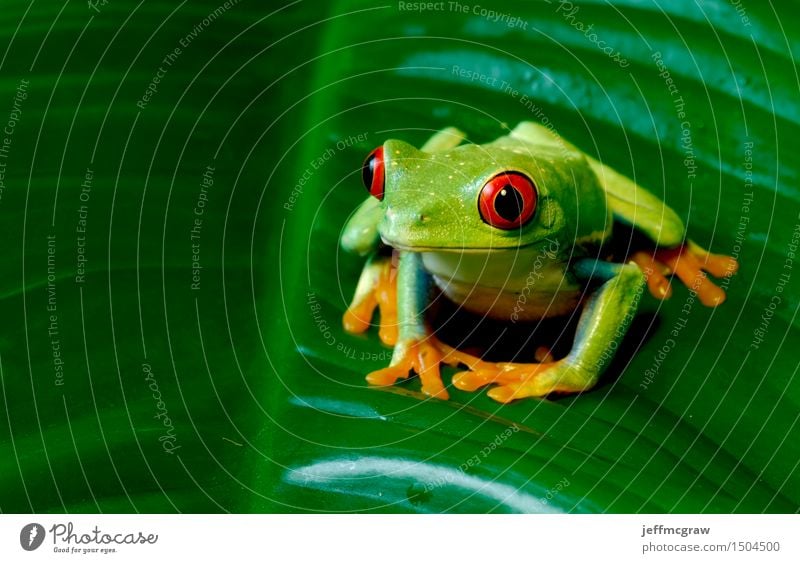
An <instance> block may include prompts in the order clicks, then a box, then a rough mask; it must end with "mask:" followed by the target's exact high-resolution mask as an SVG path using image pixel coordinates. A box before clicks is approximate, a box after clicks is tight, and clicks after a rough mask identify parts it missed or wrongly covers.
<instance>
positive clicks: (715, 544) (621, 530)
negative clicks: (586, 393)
mask: <svg viewBox="0 0 800 563" xmlns="http://www.w3.org/2000/svg"><path fill="white" fill-rule="evenodd" d="M598 556H599V557H600V558H601V560H609V561H610V560H613V561H615V562H618V561H674V560H676V557H681V560H691V561H726V562H727V561H731V562H735V561H768V562H769V561H775V562H778V561H795V562H796V561H800V516H798V515H753V516H748V515H705V516H700V515H530V516H527V515H519V516H506V515H418V516H395V515H197V514H192V515H78V514H75V515H50V514H37V515H0V561H4V562H5V561H9V562H17V561H32V562H33V561H75V562H99V561H103V562H106V561H107V562H109V563H111V562H114V563H122V562H124V561H137V562H139V561H143V560H144V561H174V558H185V557H199V558H202V560H203V561H209V560H214V559H218V558H225V559H226V560H227V561H233V560H234V559H232V558H235V560H245V561H247V560H254V559H256V558H257V559H258V560H259V561H271V560H275V561H281V562H283V561H309V562H314V561H320V562H325V563H328V562H338V561H341V562H347V563H358V562H361V561H363V562H369V563H393V562H397V563H401V562H402V563H409V562H412V561H419V560H423V561H433V560H434V558H438V557H441V558H442V559H441V561H458V562H462V561H464V562H469V561H476V562H477V561H480V562H481V563H485V562H486V561H492V560H495V561H502V562H503V563H513V562H517V561H518V562H525V563H531V562H532V561H543V560H547V558H559V560H563V558H564V557H569V558H570V560H572V558H576V557H598ZM554 560H555V559H554Z"/></svg>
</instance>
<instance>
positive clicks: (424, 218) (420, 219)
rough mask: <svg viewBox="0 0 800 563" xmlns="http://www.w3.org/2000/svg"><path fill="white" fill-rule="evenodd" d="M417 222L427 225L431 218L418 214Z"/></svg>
mask: <svg viewBox="0 0 800 563" xmlns="http://www.w3.org/2000/svg"><path fill="white" fill-rule="evenodd" d="M417 220H418V221H419V222H420V223H427V222H428V221H430V220H431V218H430V217H428V216H427V215H425V214H424V213H420V214H419V216H418V217H417Z"/></svg>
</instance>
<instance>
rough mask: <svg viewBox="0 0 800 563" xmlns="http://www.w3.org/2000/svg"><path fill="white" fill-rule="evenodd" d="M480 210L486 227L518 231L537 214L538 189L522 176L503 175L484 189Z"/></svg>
mask: <svg viewBox="0 0 800 563" xmlns="http://www.w3.org/2000/svg"><path fill="white" fill-rule="evenodd" d="M478 209H479V210H480V213H481V219H483V222H484V223H488V224H489V225H491V226H492V227H496V228H498V229H504V230H511V229H518V228H520V227H521V226H523V225H524V224H525V223H527V222H528V221H529V220H530V218H531V217H533V212H534V211H535V210H536V186H534V185H533V182H532V181H531V179H530V178H528V177H527V176H525V175H524V174H521V173H520V172H503V173H502V174H498V175H497V176H495V177H494V178H492V179H491V180H489V181H488V182H486V184H485V185H484V186H483V189H481V193H480V196H479V198H478Z"/></svg>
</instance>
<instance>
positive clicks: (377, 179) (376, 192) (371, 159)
mask: <svg viewBox="0 0 800 563" xmlns="http://www.w3.org/2000/svg"><path fill="white" fill-rule="evenodd" d="M361 177H362V178H363V180H364V185H365V186H366V187H367V190H368V191H369V193H370V194H371V195H373V196H375V197H377V198H378V199H379V200H383V182H384V174H383V147H382V146H380V147H378V148H377V149H375V150H374V151H372V152H371V153H369V156H368V157H367V159H366V160H365V161H364V167H363V168H362V169H361Z"/></svg>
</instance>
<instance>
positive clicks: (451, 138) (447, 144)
mask: <svg viewBox="0 0 800 563" xmlns="http://www.w3.org/2000/svg"><path fill="white" fill-rule="evenodd" d="M465 137H466V135H465V134H464V133H463V132H461V131H459V130H458V129H456V128H455V127H446V128H445V129H442V130H441V131H438V132H436V133H435V134H434V135H433V136H432V137H431V138H430V139H428V141H427V142H426V143H425V144H424V145H422V150H423V151H424V152H440V151H446V150H450V149H454V148H456V147H457V146H458V145H460V144H461V141H463V140H464V138H465Z"/></svg>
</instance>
